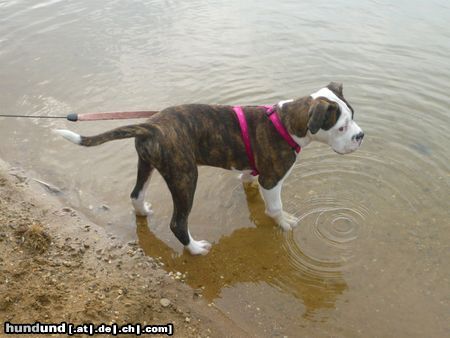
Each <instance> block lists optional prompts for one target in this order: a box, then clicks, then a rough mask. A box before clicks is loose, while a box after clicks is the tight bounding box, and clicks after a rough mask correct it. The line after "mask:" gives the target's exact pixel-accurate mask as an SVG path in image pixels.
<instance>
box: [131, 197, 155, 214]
mask: <svg viewBox="0 0 450 338" xmlns="http://www.w3.org/2000/svg"><path fill="white" fill-rule="evenodd" d="M131 202H132V203H133V207H134V211H135V213H136V215H137V216H148V215H152V214H153V210H152V205H151V204H150V203H147V202H143V203H142V202H141V201H139V200H135V199H131Z"/></svg>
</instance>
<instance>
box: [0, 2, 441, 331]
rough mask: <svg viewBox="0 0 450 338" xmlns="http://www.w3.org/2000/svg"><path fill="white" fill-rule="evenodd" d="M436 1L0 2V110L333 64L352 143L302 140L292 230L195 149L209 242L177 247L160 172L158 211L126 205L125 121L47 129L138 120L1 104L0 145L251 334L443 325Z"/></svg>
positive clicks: (134, 101)
mask: <svg viewBox="0 0 450 338" xmlns="http://www.w3.org/2000/svg"><path fill="white" fill-rule="evenodd" d="M449 17H450V6H449V4H448V2H446V1H444V0H436V1H428V2H421V1H417V0H414V1H408V2H404V1H400V2H396V3H392V2H390V1H383V0H381V1H370V2H360V1H353V0H346V1H341V2H337V3H336V2H335V3H330V2H326V1H304V2H302V3H299V2H297V1H284V2H282V3H280V2H274V1H245V2H242V1H235V0H231V1H226V2H223V1H198V0H194V1H189V2H177V1H163V2H160V1H127V2H124V1H117V0H116V1H108V2H104V1H76V2H70V1H58V0H52V1H41V0H39V1H35V0H34V1H31V0H29V1H25V0H16V1H0V77H1V81H0V103H1V105H0V109H1V113H6V114H35V115H55V114H57V115H66V114H68V113H69V112H71V111H76V112H78V113H84V112H91V111H111V110H113V111H117V110H131V109H136V110H142V109H152V110H153V109H161V108H164V107H166V106H169V105H175V104H179V103H191V102H202V103H218V104H237V103H249V104H267V103H273V102H276V101H278V100H281V99H288V98H295V97H300V96H304V95H309V94H310V93H312V92H313V91H315V90H317V89H318V88H321V87H323V86H324V85H326V84H327V83H328V82H330V81H341V82H343V83H344V92H345V96H346V98H347V99H348V100H349V101H350V102H351V104H352V106H353V107H354V108H355V110H356V114H355V117H356V120H357V121H358V123H359V125H360V126H361V127H362V128H363V129H364V131H365V134H366V137H365V141H364V144H363V146H362V148H361V149H360V150H359V151H357V152H355V153H353V154H350V155H346V156H338V155H336V154H335V153H334V152H332V151H331V150H330V149H328V148H327V147H325V146H321V145H314V144H313V145H311V146H309V147H308V148H306V149H304V150H303V152H302V154H301V156H300V159H299V160H298V162H297V164H296V166H295V168H294V170H293V171H292V174H291V176H290V177H289V178H288V179H287V180H286V184H285V188H284V191H283V201H284V205H285V209H286V210H287V211H289V212H291V213H293V214H295V215H297V216H298V217H299V218H300V219H301V223H300V225H299V226H298V227H297V228H296V229H295V230H294V231H293V232H290V233H283V232H281V231H280V230H278V229H277V228H276V227H275V225H274V224H273V222H272V221H271V220H270V219H269V218H267V217H266V216H265V215H264V211H263V210H264V206H263V203H262V201H261V198H260V197H259V194H258V190H257V187H255V186H246V187H243V186H242V184H241V183H240V182H239V181H238V180H237V179H236V174H235V173H231V172H227V171H224V170H221V169H215V168H207V167H205V168H201V170H200V177H199V183H198V188H197V193H196V197H195V204H194V208H193V211H192V213H191V217H190V224H191V232H192V233H193V234H194V236H195V237H197V238H200V239H206V240H208V241H210V242H212V243H213V244H214V245H213V248H212V250H211V252H210V254H209V255H208V256H206V257H191V256H189V255H188V254H186V253H184V252H183V250H182V248H181V246H180V244H179V243H178V242H177V240H176V239H175V238H174V236H173V235H172V234H171V232H170V230H169V227H168V223H169V220H170V217H171V211H172V202H171V197H170V194H169V192H168V190H167V188H166V186H165V184H164V182H163V180H162V179H161V177H160V176H159V175H158V174H155V175H154V177H153V179H152V183H151V184H150V188H149V200H150V201H151V202H152V204H153V209H154V210H155V215H154V216H153V217H150V218H148V219H145V218H144V219H142V218H138V219H136V217H135V216H134V215H133V213H132V211H131V207H130V203H129V200H128V195H129V193H130V192H131V189H132V187H133V184H134V180H135V170H136V169H135V167H136V155H135V151H134V145H133V141H132V140H126V141H120V142H112V143H108V144H105V145H102V146H100V147H97V148H90V149H84V148H81V147H76V146H74V145H73V144H69V143H68V142H64V141H61V140H60V139H59V138H57V137H56V136H54V135H53V134H52V133H51V129H52V128H56V127H58V128H61V127H64V128H70V129H72V130H74V131H77V132H80V133H82V134H86V135H90V134H95V133H99V132H101V131H104V130H107V129H110V128H112V127H115V126H119V125H123V124H125V123H132V122H134V121H125V122H123V121H122V122H95V123H80V124H70V122H65V121H61V120H37V119H33V120H18V119H17V120H14V119H1V118H0V140H1V146H0V157H1V158H4V159H5V160H7V161H9V162H11V163H13V164H14V165H18V166H21V167H24V168H26V169H27V170H30V171H33V172H35V174H36V177H38V178H39V179H42V180H45V181H48V182H51V183H52V184H54V185H56V186H59V187H60V188H61V189H62V192H63V194H62V197H61V198H63V199H64V200H65V201H66V203H67V204H68V205H70V206H72V207H74V208H77V209H80V210H82V211H84V212H85V213H87V214H88V215H89V216H90V217H91V218H92V219H93V220H95V221H96V222H98V223H99V224H101V225H103V226H104V227H105V228H106V229H107V231H108V232H110V233H114V234H116V236H121V237H122V238H123V240H124V242H125V241H128V240H131V239H135V238H137V239H138V240H139V243H140V244H141V246H142V247H143V248H144V250H145V251H146V252H147V253H148V254H150V255H152V256H155V257H161V260H162V261H163V262H164V263H165V266H166V267H167V269H170V270H174V271H180V272H182V273H186V282H187V283H188V284H189V285H191V286H192V287H193V288H195V289H197V291H198V293H199V294H201V295H202V297H203V298H204V299H206V300H207V301H208V302H209V303H211V304H212V305H211V306H215V307H217V308H219V309H220V310H221V311H222V312H223V313H224V314H225V315H227V316H228V317H229V318H231V319H232V320H233V321H234V322H235V323H236V324H237V325H239V326H241V327H242V328H244V329H245V330H247V331H249V332H250V333H252V334H254V335H259V336H261V335H264V336H283V335H288V336H298V335H310V336H330V335H333V336H363V335H364V336H384V337H387V336H391V337H394V336H395V337H398V336H416V337H424V336H428V337H444V336H448V335H449V334H450V320H449V319H450V318H449V314H450V304H449V303H450V281H449V279H450V265H449V264H448V262H449V261H450V247H449V246H450V245H449V243H450V229H449V226H450V222H449V220H450V212H449V200H450V193H449V191H450V189H449V177H450V176H449V173H450V171H449V159H450V156H449V150H448V149H449V148H450V141H449V137H448V130H449V128H450V118H449V113H448V107H449V103H450V100H449V95H448V79H449V78H450V65H449V61H448V55H450V28H449V24H448V18H449ZM104 204H106V205H107V206H108V207H109V210H105V208H102V205H104Z"/></svg>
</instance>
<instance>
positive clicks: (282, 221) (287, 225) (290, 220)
mask: <svg viewBox="0 0 450 338" xmlns="http://www.w3.org/2000/svg"><path fill="white" fill-rule="evenodd" d="M273 218H274V219H275V221H276V222H277V224H278V225H279V226H280V227H281V229H283V231H289V230H292V228H293V227H295V226H296V225H297V224H298V222H299V221H300V219H299V218H298V217H295V216H294V215H291V214H290V213H288V212H286V211H282V212H281V213H280V214H278V215H277V216H275V217H273Z"/></svg>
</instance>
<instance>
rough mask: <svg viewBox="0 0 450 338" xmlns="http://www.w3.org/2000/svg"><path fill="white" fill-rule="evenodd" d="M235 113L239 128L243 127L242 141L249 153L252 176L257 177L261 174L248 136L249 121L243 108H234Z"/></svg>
mask: <svg viewBox="0 0 450 338" xmlns="http://www.w3.org/2000/svg"><path fill="white" fill-rule="evenodd" d="M233 110H234V112H235V113H236V117H237V119H238V121H239V126H240V127H241V134H242V140H243V141H244V145H245V151H246V153H247V158H248V161H249V162H250V168H252V173H251V174H252V176H257V175H258V174H259V172H258V169H256V165H255V156H254V155H253V150H252V145H251V144H250V136H249V134H248V125H247V119H246V118H245V115H244V111H243V110H242V107H241V106H234V107H233Z"/></svg>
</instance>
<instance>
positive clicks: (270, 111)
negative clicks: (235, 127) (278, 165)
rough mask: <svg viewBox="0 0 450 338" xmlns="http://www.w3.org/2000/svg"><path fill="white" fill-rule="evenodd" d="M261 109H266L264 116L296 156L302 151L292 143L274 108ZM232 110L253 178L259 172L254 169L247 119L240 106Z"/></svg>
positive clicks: (292, 140) (295, 143)
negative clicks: (239, 129)
mask: <svg viewBox="0 0 450 338" xmlns="http://www.w3.org/2000/svg"><path fill="white" fill-rule="evenodd" d="M261 108H265V109H266V115H267V117H268V118H269V120H270V121H271V122H272V124H273V126H274V127H275V129H276V130H277V132H278V134H280V136H281V137H282V138H284V139H285V141H286V142H287V143H288V144H289V145H290V146H291V148H292V149H293V150H294V151H295V152H296V153H297V154H298V153H299V152H300V151H301V150H302V148H301V147H300V146H299V145H298V144H297V142H295V141H294V139H293V138H292V136H291V135H290V134H289V133H288V131H287V130H286V127H285V126H284V125H283V123H282V122H281V120H280V117H279V116H278V114H277V111H276V109H275V106H262V107H261ZM233 110H234V112H235V114H236V117H237V119H238V121H239V126H240V127H241V133H242V140H243V141H244V145H245V151H246V153H247V157H248V161H249V163H250V167H251V168H252V172H251V174H252V175H253V176H257V175H259V172H258V169H256V164H255V156H254V155H253V150H252V146H251V143H250V136H249V134H248V125H247V119H246V118H245V115H244V110H243V109H242V107H241V106H234V107H233Z"/></svg>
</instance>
